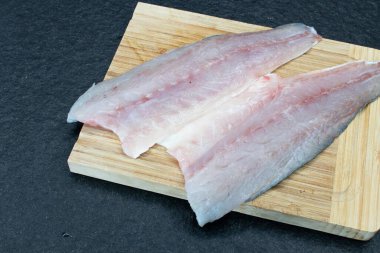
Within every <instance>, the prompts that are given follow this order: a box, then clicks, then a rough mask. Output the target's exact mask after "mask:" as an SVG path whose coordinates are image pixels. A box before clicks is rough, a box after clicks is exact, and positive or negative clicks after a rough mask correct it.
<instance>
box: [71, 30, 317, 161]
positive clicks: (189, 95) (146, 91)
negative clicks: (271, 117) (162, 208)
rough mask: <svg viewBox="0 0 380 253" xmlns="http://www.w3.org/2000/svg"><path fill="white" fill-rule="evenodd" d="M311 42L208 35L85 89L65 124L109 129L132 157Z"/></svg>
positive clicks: (278, 35)
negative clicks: (83, 124)
mask: <svg viewBox="0 0 380 253" xmlns="http://www.w3.org/2000/svg"><path fill="white" fill-rule="evenodd" d="M319 40H320V37H319V36H318V35H317V33H316V32H315V30H314V29H313V28H311V27H308V26H305V25H303V24H290V25H284V26H280V27H277V28H275V29H272V30H267V31H262V32H255V33H242V34H227V35H218V36H212V37H209V38H206V39H204V40H201V41H199V42H197V43H194V44H191V45H188V46H185V47H182V48H179V49H176V50H173V51H171V52H168V53H166V54H164V55H161V56H159V57H157V58H155V59H153V60H151V61H149V62H146V63H144V64H142V65H140V66H138V67H136V68H134V69H133V70H131V71H129V72H127V73H126V74H123V75H121V76H119V77H117V78H114V79H111V80H108V81H104V82H101V83H99V84H97V85H94V86H92V87H91V88H90V89H89V90H88V91H87V92H85V93H84V94H83V95H82V96H81V97H80V98H79V99H78V100H77V101H76V103H75V104H74V105H73V106H72V108H71V110H70V112H69V115H68V118H67V121H68V122H74V121H81V122H83V123H86V124H89V125H93V126H100V127H103V128H106V129H109V130H112V131H113V132H114V133H116V134H117V135H118V137H119V139H120V140H121V143H122V147H123V150H124V152H125V153H126V154H127V155H129V156H131V157H134V158H136V157H138V156H139V155H140V154H142V153H143V152H145V151H147V150H148V149H149V148H150V147H151V146H153V145H154V144H155V143H159V142H161V141H163V140H164V139H166V138H167V137H168V136H170V135H171V134H173V133H175V132H176V131H178V130H179V129H180V128H182V127H183V126H185V125H186V124H187V123H189V122H190V121H192V120H194V119H197V118H198V117H200V116H201V115H203V114H204V113H205V111H206V110H208V109H210V108H212V107H217V106H218V105H219V104H222V103H223V102H224V101H225V100H226V99H228V98H229V97H230V96H233V95H234V94H239V93H240V92H241V91H242V90H244V89H245V88H246V87H247V85H249V82H247V81H248V80H254V79H257V78H259V77H260V76H263V75H265V74H268V73H270V72H271V71H273V70H274V69H276V68H278V67H279V66H281V65H282V64H284V63H286V62H288V61H290V60H291V59H293V58H296V57H298V56H300V55H302V54H303V53H305V52H306V51H307V50H309V49H310V48H311V47H312V46H313V45H315V44H316V43H317V42H318V41H319Z"/></svg>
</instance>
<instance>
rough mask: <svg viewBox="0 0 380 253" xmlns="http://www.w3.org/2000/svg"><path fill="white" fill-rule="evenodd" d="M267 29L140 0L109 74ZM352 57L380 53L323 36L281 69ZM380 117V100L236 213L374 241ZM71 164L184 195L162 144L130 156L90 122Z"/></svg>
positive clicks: (378, 223)
mask: <svg viewBox="0 0 380 253" xmlns="http://www.w3.org/2000/svg"><path fill="white" fill-rule="evenodd" d="M265 29H269V28H268V27H262V26H257V25H252V24H246V23H242V22H237V21H232V20H226V19H221V18H216V17H210V16H206V15H201V14H197V13H190V12H186V11H180V10H175V9H171V8H165V7H160V6H155V5H150V4H144V3H139V4H138V5H137V7H136V9H135V11H134V14H133V17H132V19H131V21H130V22H129V25H128V27H127V29H126V32H125V34H124V36H123V38H122V40H121V42H120V46H119V48H118V49H117V51H116V54H115V56H114V59H113V61H112V63H111V65H110V67H109V70H108V72H107V74H106V77H105V79H109V78H112V77H115V76H118V75H120V74H122V73H124V72H125V71H127V70H129V69H131V68H133V67H135V66H137V65H139V64H141V63H143V62H144V61H147V60H150V59H152V58H154V57H156V56H158V55H160V54H162V53H164V52H166V51H167V50H170V49H173V48H176V47H180V46H183V45H185V44H188V43H191V42H194V41H197V40H199V39H202V38H204V37H207V36H210V35H215V34H221V33H231V32H232V33H236V32H247V31H260V30H265ZM353 59H364V60H370V61H374V60H380V51H379V50H376V49H371V48H366V47H361V46H356V45H351V44H348V43H343V42H338V41H332V40H328V39H323V40H322V41H321V42H320V43H319V44H318V45H316V46H315V47H314V48H313V49H311V50H310V51H309V52H307V53H306V54H305V55H303V56H302V57H299V58H297V59H295V60H293V61H291V62H289V63H288V64H286V65H284V66H282V67H281V68H280V69H278V70H277V71H276V73H278V74H279V75H281V76H284V77H286V76H292V75H295V74H299V73H303V72H308V71H311V70H316V69H322V68H326V67H331V66H334V65H338V64H342V63H345V62H348V61H352V60H353ZM379 115H380V101H379V100H377V101H375V102H374V103H372V104H371V105H370V106H368V107H367V108H366V109H365V110H363V112H361V113H360V114H359V115H358V116H357V117H356V118H355V120H354V121H353V122H352V123H351V124H350V126H349V127H348V129H347V130H346V131H345V132H344V133H343V134H342V135H341V136H340V137H339V138H338V139H336V140H335V142H334V143H333V144H332V145H331V146H330V147H328V148H327V149H326V150H325V151H323V152H322V153H321V154H320V155H319V156H318V157H316V158H315V159H314V160H313V161H311V162H309V163H308V164H306V165H305V166H304V167H303V168H301V169H299V170H298V171H296V172H295V173H293V174H292V175H291V176H290V177H289V178H287V179H286V180H284V181H283V182H281V183H280V184H279V185H277V186H276V187H274V188H273V189H271V190H269V191H268V192H266V193H265V194H263V195H262V196H260V197H259V198H257V199H256V200H254V201H252V202H249V203H245V204H243V205H242V206H241V207H240V208H238V209H237V210H236V211H238V212H242V213H246V214H249V215H254V216H258V217H263V218H266V219H271V220H276V221H281V222H284V223H288V224H293V225H297V226H303V227H308V228H312V229H316V230H320V231H325V232H328V233H333V234H337V235H341V236H345V237H350V238H355V239H360V240H368V239H370V238H371V237H372V236H373V235H374V234H375V233H376V232H377V231H378V230H379V227H380V216H379V215H378V212H379V202H380V201H379V200H380V192H379V191H380V186H379V182H380V141H379V140H380V131H379V130H380V120H379ZM68 163H69V167H70V170H71V171H72V172H74V173H79V174H83V175H87V176H91V177H96V178H100V179H104V180H108V181H111V182H115V183H119V184H124V185H128V186H132V187H136V188H140V189H144V190H148V191H153V192H157V193H161V194H165V195H169V196H173V197H178V198H183V199H184V198H186V195H185V192H184V180H183V177H182V174H181V172H180V169H179V168H178V164H177V162H176V160H175V159H174V158H172V157H171V156H170V155H168V154H167V152H166V151H165V149H164V148H163V147H161V146H158V145H156V146H154V147H153V148H151V149H150V150H149V151H148V152H146V153H145V154H143V155H142V156H141V157H140V158H139V159H131V158H129V157H127V156H126V155H124V154H123V152H122V150H121V146H120V142H119V140H118V139H117V137H116V136H115V135H114V134H113V133H111V132H108V131H105V130H101V129H96V128H93V127H89V126H86V125H85V126H84V127H83V128H82V131H81V133H80V135H79V138H78V141H77V142H76V143H75V145H74V148H73V150H72V152H71V154H70V157H69V160H68ZM189 208H190V207H189Z"/></svg>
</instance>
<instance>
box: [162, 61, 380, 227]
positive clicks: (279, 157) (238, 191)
mask: <svg viewBox="0 0 380 253" xmlns="http://www.w3.org/2000/svg"><path fill="white" fill-rule="evenodd" d="M269 79H270V80H267V82H269V83H268V84H267V86H266V87H268V88H267V90H266V89H262V90H260V89H259V88H257V89H258V91H257V92H258V94H252V95H253V99H252V100H255V101H256V102H254V103H253V102H250V101H249V100H247V96H245V94H244V92H243V93H241V94H240V95H238V96H236V97H235V98H234V99H232V100H230V101H227V102H226V103H225V104H224V105H223V106H221V107H220V108H219V109H216V111H215V110H214V111H213V112H210V113H209V114H208V115H211V116H212V119H209V118H207V117H208V115H207V117H206V116H205V117H204V118H200V119H198V120H196V121H194V122H193V123H192V127H193V131H191V130H190V128H184V129H182V130H181V131H179V132H178V133H176V135H174V136H173V137H172V138H169V139H168V140H166V141H164V142H163V144H164V145H166V146H167V148H168V150H169V152H170V153H171V154H173V155H174V157H176V158H178V160H179V161H180V165H181V169H182V171H183V172H184V175H185V186H186V192H187V198H188V201H189V203H190V205H191V207H192V209H193V210H194V212H195V213H196V216H197V220H198V223H199V225H201V226H203V225H204V224H205V223H208V222H211V221H214V220H216V219H219V218H220V217H222V216H223V215H225V214H226V213H228V212H230V211H231V210H233V209H234V208H236V207H238V206H239V205H240V204H242V203H244V202H246V201H249V200H252V199H254V198H256V197H257V196H259V195H260V194H262V193H263V192H265V191H267V190H268V189H270V188H271V187H273V186H274V185H276V184H278V183H279V182H280V181H281V180H283V179H285V178H286V177H287V176H289V175H290V174H291V173H292V172H294V171H295V170H296V169H298V168H300V167H301V166H302V165H304V164H305V163H307V162H308V161H310V160H311V159H313V158H314V157H315V156H316V155H317V154H319V153H320V152H321V151H322V150H323V149H325V148H326V147H327V146H328V145H330V143H331V142H332V141H333V140H334V138H336V137H337V136H338V135H339V134H340V133H341V132H342V131H343V130H344V129H345V128H346V127H347V125H348V124H349V122H351V120H352V119H353V118H354V117H355V115H356V114H357V113H358V112H359V111H360V110H361V109H362V108H363V107H365V106H366V105H367V104H368V103H370V102H371V101H373V100H374V99H376V98H377V97H378V96H379V95H380V63H366V62H353V63H348V64H344V65H340V66H338V67H334V68H329V69H325V70H320V71H315V72H311V73H307V74H302V75H298V76H295V77H292V78H287V79H283V80H281V79H279V78H278V77H275V76H272V77H271V78H269ZM260 82H261V84H264V83H265V80H261V81H260ZM253 86H254V85H253ZM261 95H262V96H261ZM239 97H240V98H241V100H240V102H241V104H242V105H240V108H241V109H239V110H238V109H236V110H235V108H238V107H239V105H237V101H238V100H239ZM257 99H258V100H257ZM230 104H231V106H230V108H231V110H232V112H231V113H230V112H228V108H229V105H230ZM251 104H254V106H251ZM245 105H246V106H245ZM249 109H251V110H249ZM223 112H226V114H225V115H226V117H225V118H223V117H222V116H221V115H222V114H223ZM229 119H231V120H229ZM234 121H238V123H234ZM229 124H232V125H231V126H230V125H229ZM203 145H206V148H204V147H203ZM192 152H194V153H195V155H194V154H193V153H192Z"/></svg>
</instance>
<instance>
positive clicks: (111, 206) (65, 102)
mask: <svg viewBox="0 0 380 253" xmlns="http://www.w3.org/2000/svg"><path fill="white" fill-rule="evenodd" d="M147 2H152V3H156V4H160V5H164V6H169V7H175V8H180V9H184V10H189V11H194V12H200V13H204V14H208V15H214V16H219V17H223V18H229V19H235V20H240V21H244V22H249V23H255V24H260V25H267V26H276V25H280V24H284V23H289V22H304V23H306V24H308V25H312V26H314V27H315V28H316V29H317V30H318V31H319V33H320V34H322V35H323V36H325V37H327V38H331V39H336V40H342V41H346V42H350V43H355V44H360V45H365V46H369V47H375V48H380V30H379V29H380V26H379V11H380V10H379V8H380V3H379V1H360V0H356V1H313V2H310V3H309V1H301V0H298V1H290V0H289V1H285V0H283V1H274V0H273V1H248V0H244V1H220V2H218V1H200V0H197V1H182V0H181V1H179V0H178V1H147ZM338 2H339V3H338ZM135 4H136V1H107V2H104V1H98V0H95V1H45V2H42V1H41V2H39V1H35V3H32V1H2V3H1V4H0V62H1V64H0V80H1V82H0V83H1V84H0V224H1V229H0V252H30V251H31V252H71V251H73V252H89V251H90V252H97V251H99V252H102V251H106V250H108V251H109V252H115V251H122V250H131V251H132V250H133V251H144V250H148V249H152V250H155V251H158V252H178V251H179V250H181V251H182V250H183V251H194V250H195V251H199V250H201V251H205V250H206V249H208V250H211V251H219V252H231V251H242V250H251V251H255V252H256V251H257V252H262V251H271V252H277V251H296V250H302V251H304V252H314V251H326V250H328V251H333V252H347V251H352V252H358V251H372V252H375V251H376V249H378V248H379V247H380V235H377V236H375V238H373V239H372V240H371V241H370V242H366V243H365V242H358V241H353V240H349V239H344V238H340V237H337V236H333V235H328V234H323V233H320V232H315V231H311V230H308V229H303V228H297V227H293V226H289V225H285V224H281V223H276V222H271V221H266V220H263V219H258V218H254V217H250V216H245V215H242V214H237V213H231V214H229V215H227V216H226V217H224V218H223V219H221V220H219V221H218V222H215V223H213V224H209V225H207V226H205V227H204V228H200V227H198V225H197V224H196V221H195V217H194V214H193V213H192V211H191V209H190V207H189V205H188V204H187V202H186V201H183V200H178V199H174V198H170V197H166V196H161V195H158V194H155V193H150V192H145V191H142V190H137V189H132V188H129V187H125V186H120V185H116V184H112V183H108V182H103V181H100V180H96V179H92V178H87V177H83V176H79V175H74V174H71V173H70V172H69V170H68V167H67V163H66V160H67V157H68V155H69V152H70V150H71V148H72V146H73V144H74V142H75V140H76V138H77V135H78V133H79V130H80V127H81V125H80V124H66V123H65V120H66V115H67V112H68V110H69V108H70V106H71V105H72V103H73V102H74V101H75V100H76V99H77V97H78V96H79V95H81V94H82V93H83V92H84V91H85V90H86V89H87V88H88V86H89V85H90V84H91V83H93V82H98V81H101V80H102V78H103V77H104V74H105V73H106V70H107V67H108V65H109V64H110V62H111V60H112V56H113V54H114V52H115V50H116V48H117V45H118V43H119V41H120V39H121V36H122V34H123V32H124V29H125V27H126V26H127V23H128V20H129V19H130V17H131V15H132V12H133V9H134V6H135ZM379 211H380V210H379Z"/></svg>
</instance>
